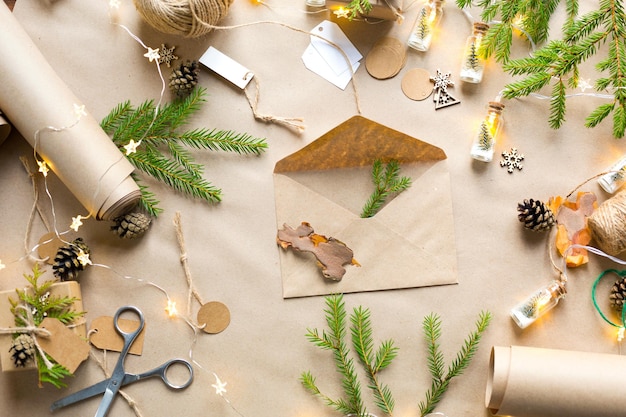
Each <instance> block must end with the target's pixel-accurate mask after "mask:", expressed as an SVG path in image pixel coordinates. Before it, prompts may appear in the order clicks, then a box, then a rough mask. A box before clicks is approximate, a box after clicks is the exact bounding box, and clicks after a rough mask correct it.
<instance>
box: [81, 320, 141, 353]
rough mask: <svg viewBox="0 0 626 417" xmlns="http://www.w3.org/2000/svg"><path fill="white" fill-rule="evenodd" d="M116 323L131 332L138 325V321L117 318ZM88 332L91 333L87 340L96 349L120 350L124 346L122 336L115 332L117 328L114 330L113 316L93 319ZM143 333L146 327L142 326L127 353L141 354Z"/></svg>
mask: <svg viewBox="0 0 626 417" xmlns="http://www.w3.org/2000/svg"><path fill="white" fill-rule="evenodd" d="M117 323H118V325H119V326H120V329H122V330H123V331H125V332H132V331H133V330H135V329H137V328H138V327H139V321H137V320H128V319H122V318H118V320H117ZM89 333H90V334H91V336H90V337H89V341H90V342H91V344H92V345H94V346H95V347H97V348H98V349H103V350H111V351H113V352H121V351H122V348H123V347H124V338H123V337H122V336H121V335H120V334H119V333H118V332H117V330H115V326H114V325H113V317H109V316H102V317H98V318H97V319H94V320H93V321H92V322H91V329H90V330H89ZM145 333H146V328H145V327H144V328H143V330H142V331H141V333H139V334H138V335H137V338H135V341H134V342H133V344H132V345H131V347H130V350H129V352H128V353H131V354H133V355H141V353H142V352H143V340H144V336H145Z"/></svg>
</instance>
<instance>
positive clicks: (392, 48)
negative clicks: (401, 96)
mask: <svg viewBox="0 0 626 417" xmlns="http://www.w3.org/2000/svg"><path fill="white" fill-rule="evenodd" d="M405 62H406V48H405V47H404V45H403V44H402V42H400V41H399V40H398V39H396V38H391V37H384V38H382V39H381V40H379V41H378V42H376V44H374V46H373V47H372V50H371V51H370V52H369V53H368V54H367V57H366V58H365V69H367V72H368V73H369V74H370V75H371V76H372V77H374V78H377V79H379V80H385V79H388V78H391V77H394V76H396V75H397V74H398V73H399V72H400V70H401V69H402V67H404V63H405Z"/></svg>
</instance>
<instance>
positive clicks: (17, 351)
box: [9, 334, 35, 367]
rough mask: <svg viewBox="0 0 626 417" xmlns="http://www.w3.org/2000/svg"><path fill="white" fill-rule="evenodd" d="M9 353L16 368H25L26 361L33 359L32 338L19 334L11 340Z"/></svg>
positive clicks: (33, 344) (33, 346) (33, 345)
mask: <svg viewBox="0 0 626 417" xmlns="http://www.w3.org/2000/svg"><path fill="white" fill-rule="evenodd" d="M9 352H10V353H11V358H13V363H14V364H15V366H16V367H19V366H26V364H27V363H28V361H30V360H33V359H34V358H35V341H34V340H33V338H32V336H30V335H28V334H21V335H19V336H18V337H16V338H15V339H13V341H12V343H11V348H10V349H9Z"/></svg>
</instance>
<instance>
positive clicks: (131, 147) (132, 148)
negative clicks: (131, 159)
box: [124, 139, 141, 156]
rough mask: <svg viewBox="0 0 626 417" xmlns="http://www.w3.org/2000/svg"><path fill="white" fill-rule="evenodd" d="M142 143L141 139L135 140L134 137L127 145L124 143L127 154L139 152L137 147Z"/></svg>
mask: <svg viewBox="0 0 626 417" xmlns="http://www.w3.org/2000/svg"><path fill="white" fill-rule="evenodd" d="M139 145H141V139H140V140H139V142H135V140H134V139H131V140H130V142H128V144H127V145H124V149H126V156H128V155H130V154H133V153H135V152H137V148H138V147H139Z"/></svg>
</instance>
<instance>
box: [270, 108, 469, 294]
mask: <svg viewBox="0 0 626 417" xmlns="http://www.w3.org/2000/svg"><path fill="white" fill-rule="evenodd" d="M376 159H381V160H382V161H383V162H385V163H386V162H388V161H390V160H396V161H398V162H399V164H400V175H401V176H409V177H411V179H412V185H411V187H410V188H408V189H407V190H405V191H403V192H402V193H400V194H398V195H397V196H396V197H395V198H394V199H393V200H391V201H390V202H388V203H387V204H386V205H385V206H384V207H383V208H382V209H381V210H380V211H379V212H378V213H376V215H375V216H374V217H370V218H361V217H360V212H361V209H362V207H363V205H364V204H365V202H366V201H367V199H368V198H369V196H370V194H371V193H372V191H373V189H374V188H373V187H374V185H373V183H372V177H371V169H372V165H373V163H374V161H375V160H376ZM274 189H275V198H276V220H277V227H278V229H277V230H279V229H282V228H283V226H284V225H285V224H286V225H289V226H291V227H293V228H296V227H298V226H299V225H300V224H301V223H302V222H307V223H310V224H311V226H312V227H313V228H314V230H315V233H318V234H321V235H324V236H326V237H333V238H335V239H338V240H340V241H342V242H344V243H345V244H346V245H347V246H348V247H349V248H351V249H352V250H353V251H354V258H355V259H356V260H357V261H358V263H359V264H360V265H361V266H360V267H357V266H355V265H346V266H345V268H346V271H347V272H346V274H345V275H344V276H343V278H342V279H341V280H340V281H332V280H328V279H326V278H324V277H323V276H322V273H321V270H320V268H319V267H318V265H317V261H316V259H315V257H314V256H313V254H311V253H308V252H297V251H294V250H292V248H288V249H286V250H285V249H282V248H280V246H277V247H278V251H279V258H280V266H281V276H282V281H283V297H284V298H292V297H303V296H313V295H326V294H332V293H349V292H361V291H378V290H389V289H398V288H412V287H424V286H431V285H444V284H456V283H457V282H458V281H457V259H456V246H455V239H454V219H453V213H452V198H451V193H450V175H449V172H448V167H447V159H446V154H445V153H444V152H443V150H442V149H440V148H438V147H436V146H433V145H431V144H428V143H426V142H423V141H421V140H418V139H415V138H413V137H410V136H408V135H405V134H403V133H400V132H398V131H396V130H393V129H390V128H388V127H385V126H383V125H380V124H378V123H376V122H373V121H371V120H368V119H366V118H364V117H361V116H354V117H353V118H351V119H349V120H347V121H346V122H344V123H342V124H340V125H339V126H337V127H335V128H334V129H332V130H331V131H329V132H327V133H326V134H324V135H323V136H321V137H320V138H318V139H317V140H315V141H313V142H312V143H310V144H309V145H307V146H305V147H304V148H302V149H301V150H299V151H297V152H295V153H293V154H291V155H289V156H287V157H285V158H284V159H282V160H280V161H278V162H277V163H276V166H275V168H274Z"/></svg>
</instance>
